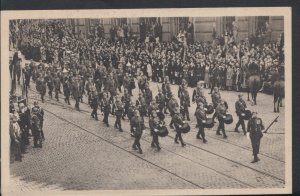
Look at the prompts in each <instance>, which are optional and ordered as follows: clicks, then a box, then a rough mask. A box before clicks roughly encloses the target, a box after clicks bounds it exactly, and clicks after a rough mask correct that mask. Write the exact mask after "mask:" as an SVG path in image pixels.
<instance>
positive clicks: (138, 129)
mask: <svg viewBox="0 0 300 196" xmlns="http://www.w3.org/2000/svg"><path fill="white" fill-rule="evenodd" d="M130 127H131V130H132V132H133V135H134V137H135V140H134V143H133V145H132V148H133V149H134V150H139V153H140V154H142V153H143V151H142V149H141V144H140V139H141V137H142V134H143V131H144V129H145V124H144V120H143V118H142V117H141V116H140V112H139V111H138V110H135V112H134V116H133V117H132V118H131V120H130Z"/></svg>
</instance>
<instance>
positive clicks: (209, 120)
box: [204, 118, 215, 128]
mask: <svg viewBox="0 0 300 196" xmlns="http://www.w3.org/2000/svg"><path fill="white" fill-rule="evenodd" d="M214 125H215V124H214V121H213V119H212V118H207V119H206V122H205V123H204V127H205V128H213V127H214Z"/></svg>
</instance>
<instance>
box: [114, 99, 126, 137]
mask: <svg viewBox="0 0 300 196" xmlns="http://www.w3.org/2000/svg"><path fill="white" fill-rule="evenodd" d="M114 107H115V115H116V121H115V128H117V129H119V131H120V132H123V129H122V124H121V118H122V116H123V111H124V104H123V102H122V100H121V98H120V96H119V95H118V94H117V95H116V97H115V103H114Z"/></svg>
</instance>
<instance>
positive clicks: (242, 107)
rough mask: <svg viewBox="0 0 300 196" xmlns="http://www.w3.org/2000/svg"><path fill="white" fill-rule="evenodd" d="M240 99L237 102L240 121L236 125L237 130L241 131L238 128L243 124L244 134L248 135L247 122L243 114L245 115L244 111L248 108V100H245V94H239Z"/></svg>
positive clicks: (236, 107) (236, 106)
mask: <svg viewBox="0 0 300 196" xmlns="http://www.w3.org/2000/svg"><path fill="white" fill-rule="evenodd" d="M238 97H239V99H238V100H237V101H236V102H235V111H236V114H237V115H238V117H239V121H238V122H237V123H236V125H235V129H234V131H235V132H239V130H238V128H239V126H240V125H241V126H242V129H243V131H244V135H246V129H245V122H244V119H243V116H242V115H245V114H244V112H245V110H246V108H247V105H246V102H245V101H244V100H243V94H239V95H238Z"/></svg>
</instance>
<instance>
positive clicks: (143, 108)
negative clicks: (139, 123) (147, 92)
mask: <svg viewBox="0 0 300 196" xmlns="http://www.w3.org/2000/svg"><path fill="white" fill-rule="evenodd" d="M136 107H137V108H138V109H139V112H140V113H139V115H140V116H141V117H142V118H143V119H144V116H146V115H147V105H146V101H145V98H144V96H143V94H142V93H139V98H138V99H137V100H136Z"/></svg>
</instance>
